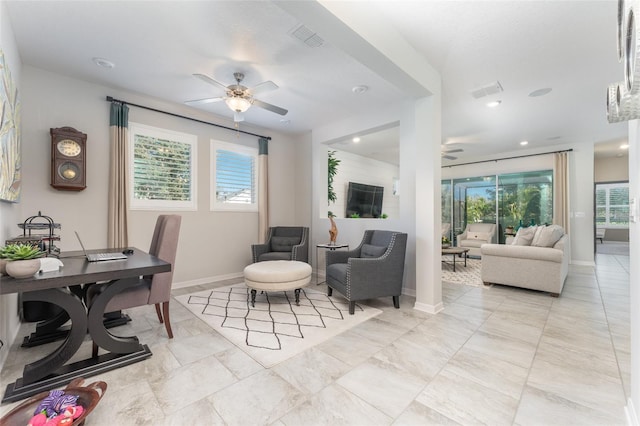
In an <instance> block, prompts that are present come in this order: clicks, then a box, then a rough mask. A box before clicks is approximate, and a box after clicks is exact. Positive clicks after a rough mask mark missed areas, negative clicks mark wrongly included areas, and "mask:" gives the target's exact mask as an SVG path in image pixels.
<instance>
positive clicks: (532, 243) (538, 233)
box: [531, 225, 547, 247]
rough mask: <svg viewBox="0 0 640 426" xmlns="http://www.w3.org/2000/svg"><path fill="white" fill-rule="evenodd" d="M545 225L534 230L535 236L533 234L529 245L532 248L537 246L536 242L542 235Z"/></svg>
mask: <svg viewBox="0 0 640 426" xmlns="http://www.w3.org/2000/svg"><path fill="white" fill-rule="evenodd" d="M546 227H547V225H538V227H537V228H536V232H535V234H533V240H531V245H532V246H537V247H539V246H538V241H539V240H540V236H541V235H542V231H544V228H546Z"/></svg>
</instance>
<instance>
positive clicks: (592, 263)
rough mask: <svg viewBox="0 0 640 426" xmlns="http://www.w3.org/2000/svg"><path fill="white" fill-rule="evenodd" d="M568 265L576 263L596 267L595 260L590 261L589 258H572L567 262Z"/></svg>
mask: <svg viewBox="0 0 640 426" xmlns="http://www.w3.org/2000/svg"><path fill="white" fill-rule="evenodd" d="M569 264H570V265H578V266H591V267H592V268H595V267H596V262H591V261H589V260H572V261H571V262H569Z"/></svg>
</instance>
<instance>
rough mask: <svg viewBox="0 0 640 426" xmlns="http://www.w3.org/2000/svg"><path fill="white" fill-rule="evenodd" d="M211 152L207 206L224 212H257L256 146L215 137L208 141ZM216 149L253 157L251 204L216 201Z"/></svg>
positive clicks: (212, 209)
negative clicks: (253, 189) (252, 201)
mask: <svg viewBox="0 0 640 426" xmlns="http://www.w3.org/2000/svg"><path fill="white" fill-rule="evenodd" d="M210 147H211V151H210V152H211V154H210V155H209V157H210V158H209V161H210V162H211V167H210V170H211V176H210V178H209V182H210V188H211V190H210V194H209V200H210V205H209V208H210V210H211V211H226V212H258V148H252V147H248V146H244V145H238V144H234V143H229V142H223V141H218V140H215V139H211V142H210ZM218 149H223V150H226V151H233V152H237V153H239V154H243V155H250V156H252V157H253V161H254V164H255V168H256V173H255V175H254V182H253V187H254V188H255V191H256V193H255V202H254V203H251V204H242V203H221V202H218V200H217V198H216V188H217V181H216V159H217V156H216V151H217V150H218Z"/></svg>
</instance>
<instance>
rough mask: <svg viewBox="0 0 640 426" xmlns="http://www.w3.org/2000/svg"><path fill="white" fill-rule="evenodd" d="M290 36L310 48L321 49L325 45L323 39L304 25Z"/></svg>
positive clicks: (292, 31)
mask: <svg viewBox="0 0 640 426" xmlns="http://www.w3.org/2000/svg"><path fill="white" fill-rule="evenodd" d="M289 34H291V36H292V37H294V38H297V39H298V40H300V41H301V42H303V43H304V44H306V45H307V46H309V47H320V46H322V45H323V44H324V40H323V39H322V37H320V36H319V35H318V34H316V33H314V32H313V31H311V30H310V29H309V28H307V27H305V26H304V25H300V26H298V27H296V28H294V29H293V30H291V32H290V33H289Z"/></svg>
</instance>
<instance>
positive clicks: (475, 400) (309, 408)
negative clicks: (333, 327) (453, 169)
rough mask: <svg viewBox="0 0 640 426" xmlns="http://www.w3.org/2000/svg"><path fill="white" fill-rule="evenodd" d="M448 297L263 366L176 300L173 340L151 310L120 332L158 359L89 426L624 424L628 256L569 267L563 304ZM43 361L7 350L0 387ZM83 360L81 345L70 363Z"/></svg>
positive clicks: (113, 384) (467, 292) (126, 374)
mask: <svg viewBox="0 0 640 426" xmlns="http://www.w3.org/2000/svg"><path fill="white" fill-rule="evenodd" d="M225 284H226V283H225ZM218 285H220V283H219V284H218ZM205 287H206V286H198V287H197V288H195V290H200V289H203V288H205ZM191 291H194V288H191V289H181V290H176V291H175V292H174V293H176V294H178V293H184V292H191ZM443 296H444V300H445V306H446V307H445V310H444V311H443V312H442V313H440V314H438V315H428V314H425V313H422V312H419V311H416V310H414V309H412V306H413V302H414V301H413V300H412V299H411V298H409V297H403V298H402V300H401V309H400V310H395V309H393V307H392V304H391V298H389V300H380V301H371V303H370V304H372V305H375V306H376V307H378V308H381V309H383V313H382V314H380V315H379V316H377V317H376V318H374V319H372V320H370V321H367V322H366V323H364V324H361V325H360V326H357V327H356V328H353V329H351V330H349V331H347V332H345V333H343V334H341V335H338V336H336V337H335V338H333V339H331V340H329V341H327V342H325V343H323V344H321V345H318V346H316V347H314V348H312V349H309V350H307V351H306V352H304V353H302V354H300V355H298V356H296V357H294V358H292V359H290V360H288V361H286V362H284V363H281V364H279V365H277V366H275V367H273V368H271V369H265V368H263V367H262V366H260V365H259V364H257V363H256V362H255V361H253V360H252V359H251V358H249V357H248V356H246V355H245V354H244V353H243V352H242V351H240V350H239V349H237V348H235V347H234V346H233V345H231V344H230V343H229V342H228V341H226V340H225V339H224V338H222V337H220V336H219V335H217V334H216V333H215V332H214V331H213V330H212V329H211V328H209V327H208V326H207V325H205V324H204V323H203V322H202V321H200V320H198V319H197V318H195V317H194V316H192V315H191V314H190V313H189V312H188V311H187V310H186V309H185V308H183V307H182V306H181V305H180V304H178V303H173V304H172V308H171V315H172V320H173V330H174V334H175V338H174V339H173V340H169V339H167V337H166V333H165V331H164V328H163V327H162V326H161V325H160V324H158V323H157V318H156V317H155V312H154V310H153V308H152V307H145V308H138V309H135V310H132V311H130V312H129V314H130V315H131V316H132V317H133V318H134V321H133V323H132V324H131V325H127V326H124V327H123V328H122V329H121V330H122V333H121V334H123V335H127V334H131V333H136V334H137V335H138V336H140V338H141V340H142V341H143V342H146V343H148V344H149V346H150V347H151V350H152V351H153V356H152V357H151V358H150V359H149V360H147V361H144V362H141V363H138V364H134V365H131V366H129V367H125V368H121V369H119V370H115V371H111V372H108V373H106V374H103V375H101V376H96V377H94V378H90V379H88V382H91V381H93V380H97V379H99V380H104V381H105V382H107V383H108V385H109V388H108V390H107V392H106V394H105V396H104V398H103V399H102V401H101V402H100V404H99V405H98V407H97V408H96V410H95V411H94V412H93V413H92V414H91V416H90V417H89V421H88V422H87V424H88V425H134V424H137V425H143V424H154V425H157V424H160V425H211V424H228V425H263V424H275V425H305V424H310V425H334V424H351V425H376V424H399V425H401V424H415V425H424V424H465V425H475V424H489V425H511V424H517V425H526V424H534V425H553V424H557V425H570V424H576V425H605V424H606V425H623V424H625V423H626V420H625V416H624V406H625V403H626V395H628V393H629V371H630V369H629V363H630V342H629V334H630V331H629V257H628V256H620V255H602V254H598V255H597V268H596V270H595V271H594V270H593V268H589V267H572V268H571V272H570V274H569V277H568V279H567V282H566V285H565V289H564V291H563V293H562V295H561V296H560V297H559V298H552V297H550V296H549V295H548V294H542V293H538V292H533V291H525V290H519V289H514V288H508V287H501V286H493V287H491V288H475V287H469V286H464V285H453V284H445V285H444V288H443ZM27 327H31V325H25V326H23V328H24V330H22V331H23V332H22V333H21V334H26V333H27V332H28V331H30V329H29V328H27ZM125 329H126V330H125ZM118 333H120V332H118ZM51 350H52V346H51V345H49V346H48V347H40V348H34V349H22V348H20V347H19V346H17V345H14V347H12V348H11V352H10V354H9V358H8V360H7V362H6V363H5V367H4V369H3V371H2V376H1V378H2V382H3V383H5V384H6V383H7V382H8V381H13V380H15V378H16V377H18V376H19V375H20V368H19V367H20V365H22V364H23V363H24V362H30V361H31V360H33V359H36V358H38V357H39V356H41V355H42V353H43V351H44V352H50V351H51ZM89 353H90V346H89V342H85V344H84V345H83V348H82V351H81V354H79V355H80V356H82V357H86V356H88V354H89ZM3 389H4V386H3ZM15 405H16V404H4V405H2V406H1V407H0V412H1V413H6V412H7V411H8V410H9V409H11V408H12V407H13V406H15Z"/></svg>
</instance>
